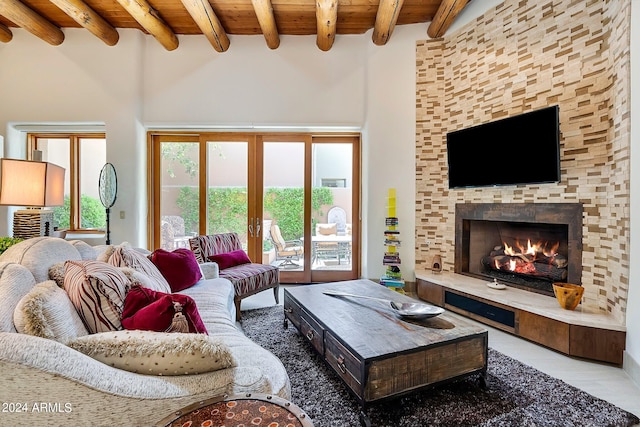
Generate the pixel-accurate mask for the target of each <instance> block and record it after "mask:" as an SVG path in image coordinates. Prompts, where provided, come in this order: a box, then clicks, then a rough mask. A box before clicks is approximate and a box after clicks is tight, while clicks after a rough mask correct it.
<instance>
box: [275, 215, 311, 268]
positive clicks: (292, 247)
mask: <svg viewBox="0 0 640 427" xmlns="http://www.w3.org/2000/svg"><path fill="white" fill-rule="evenodd" d="M269 236H270V238H271V242H272V243H273V247H274V248H275V250H276V261H282V263H281V264H280V267H285V266H294V267H299V264H297V263H295V262H294V260H295V261H299V260H300V257H301V256H302V253H303V252H304V249H303V247H302V241H300V240H289V241H286V240H284V238H283V237H282V233H281V232H280V227H279V226H278V224H274V223H271V227H270V228H269Z"/></svg>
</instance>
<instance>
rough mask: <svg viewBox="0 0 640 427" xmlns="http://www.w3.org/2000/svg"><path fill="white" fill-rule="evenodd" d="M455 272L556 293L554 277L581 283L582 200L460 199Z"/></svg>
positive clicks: (549, 293) (563, 280)
mask: <svg viewBox="0 0 640 427" xmlns="http://www.w3.org/2000/svg"><path fill="white" fill-rule="evenodd" d="M454 263H455V264H454V268H455V272H456V273H460V274H465V275H469V276H473V277H478V278H483V279H488V281H493V280H494V279H497V280H498V282H500V283H503V284H505V285H508V286H513V287H517V288H521V289H525V290H528V291H532V292H537V293H542V294H545V295H550V296H553V287H552V283H553V282H568V283H575V284H580V282H581V276H582V205H581V204H579V203H480V204H475V203H461V204H457V205H456V226H455V257H454Z"/></svg>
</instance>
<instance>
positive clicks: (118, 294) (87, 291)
mask: <svg viewBox="0 0 640 427" xmlns="http://www.w3.org/2000/svg"><path fill="white" fill-rule="evenodd" d="M130 287H131V282H129V279H127V276H125V275H124V273H123V272H122V271H121V270H120V269H119V268H117V267H114V266H112V265H109V264H107V263H104V262H101V261H90V260H87V261H67V262H66V263H65V274H64V290H65V291H66V292H67V295H69V299H70V300H71V303H72V304H73V305H74V307H75V308H76V311H77V312H78V314H79V315H80V318H81V319H82V321H83V322H84V324H85V326H86V327H87V330H88V331H89V332H90V333H92V334H95V333H97V332H106V331H115V330H118V329H122V322H121V321H120V319H121V318H122V309H123V307H124V299H125V296H126V295H127V291H128V290H129V288H130Z"/></svg>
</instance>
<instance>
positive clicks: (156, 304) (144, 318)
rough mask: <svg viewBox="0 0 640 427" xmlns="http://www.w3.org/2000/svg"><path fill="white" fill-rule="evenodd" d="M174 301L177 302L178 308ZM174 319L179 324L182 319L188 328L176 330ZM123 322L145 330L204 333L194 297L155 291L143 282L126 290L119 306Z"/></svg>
mask: <svg viewBox="0 0 640 427" xmlns="http://www.w3.org/2000/svg"><path fill="white" fill-rule="evenodd" d="M176 303H177V304H179V307H177V308H176V306H175V304H176ZM174 319H176V320H177V322H175V323H177V324H178V325H179V324H180V320H182V319H184V320H185V321H186V323H187V325H186V327H187V328H186V329H185V330H176V329H175V328H176V326H175V323H172V322H173V321H174ZM172 325H174V326H173V328H172ZM122 326H123V327H124V328H125V329H140V330H144V331H157V332H185V333H187V332H192V333H201V334H206V333H207V329H206V328H205V326H204V324H203V323H202V319H201V318H200V313H199V312H198V308H197V307H196V303H195V301H194V300H193V298H191V297H189V296H187V295H181V294H165V293H162V292H155V291H152V290H151V289H146V288H143V287H142V286H133V287H132V288H131V289H130V290H129V292H128V293H127V296H126V298H125V300H124V309H123V310H122Z"/></svg>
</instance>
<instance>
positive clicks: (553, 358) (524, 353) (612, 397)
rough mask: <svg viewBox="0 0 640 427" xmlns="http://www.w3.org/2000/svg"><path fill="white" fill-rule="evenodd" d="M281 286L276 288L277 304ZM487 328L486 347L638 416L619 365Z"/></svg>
mask: <svg viewBox="0 0 640 427" xmlns="http://www.w3.org/2000/svg"><path fill="white" fill-rule="evenodd" d="M287 286H295V285H284V286H281V287H280V303H281V304H282V302H283V300H284V297H283V296H282V294H283V292H284V288H285V287H287ZM274 304H275V301H274V299H273V293H272V292H260V293H258V294H256V295H252V296H251V297H248V298H246V299H244V300H243V301H242V309H243V310H250V309H254V308H261V307H268V306H271V305H274ZM483 326H485V327H486V328H487V330H488V331H489V346H490V347H491V348H493V349H495V350H497V351H499V352H501V353H503V354H506V355H508V356H510V357H513V358H514V359H517V360H519V361H521V362H522V363H525V364H527V365H529V366H533V367H534V368H536V369H538V370H540V371H542V372H544V373H546V374H548V375H551V376H553V377H556V378H560V379H561V380H563V381H565V382H567V383H569V384H571V385H573V386H575V387H577V388H580V389H582V390H584V391H586V392H587V393H589V394H591V395H593V396H596V397H599V398H601V399H604V400H606V401H608V402H611V403H613V404H614V405H616V406H619V407H620V408H623V409H625V410H627V411H629V412H632V413H633V414H635V415H637V416H640V387H639V386H638V384H635V383H634V382H633V381H632V380H631V378H629V376H628V375H627V373H626V372H625V371H624V370H622V369H621V368H617V367H614V366H610V365H607V364H601V363H596V362H589V361H586V360H581V359H575V358H571V357H567V356H564V355H562V354H560V353H557V352H555V351H553V350H549V349H547V348H545V347H541V346H539V345H536V344H533V343H531V342H529V341H526V340H523V339H520V338H517V337H515V336H512V335H510V334H507V333H505V332H502V331H500V330H498V329H494V328H491V327H489V326H486V325H483Z"/></svg>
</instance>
